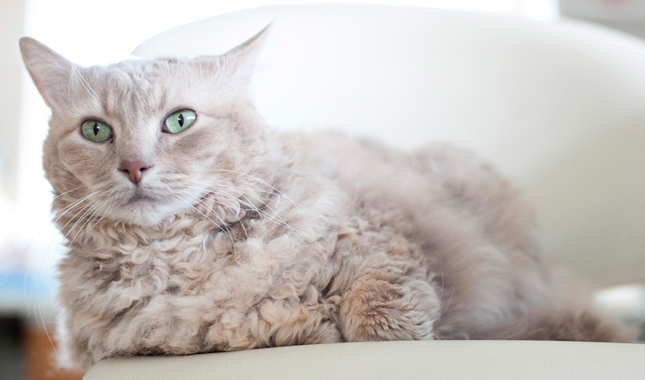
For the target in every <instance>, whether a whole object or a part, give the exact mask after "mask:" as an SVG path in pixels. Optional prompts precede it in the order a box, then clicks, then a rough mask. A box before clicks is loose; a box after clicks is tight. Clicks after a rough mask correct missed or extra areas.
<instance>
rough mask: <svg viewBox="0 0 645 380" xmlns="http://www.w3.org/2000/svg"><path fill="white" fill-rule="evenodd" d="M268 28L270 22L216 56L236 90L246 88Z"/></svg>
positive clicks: (268, 30) (269, 27)
mask: <svg viewBox="0 0 645 380" xmlns="http://www.w3.org/2000/svg"><path fill="white" fill-rule="evenodd" d="M270 30H271V24H269V25H267V26H265V27H264V28H263V29H262V30H260V31H259V32H258V33H257V34H256V35H254V36H253V37H251V38H249V39H248V40H247V41H245V42H243V43H242V44H240V45H238V46H236V47H234V48H233V49H231V50H229V51H228V52H226V53H224V54H223V55H221V56H219V57H218V61H219V65H220V67H221V68H223V69H224V71H225V73H226V74H225V75H226V77H228V79H229V80H231V81H232V84H234V86H235V87H237V89H238V90H239V89H247V88H248V85H249V82H250V80H251V76H252V75H253V71H254V69H255V63H256V61H257V58H258V56H259V55H260V52H261V51H262V47H263V45H264V43H265V41H266V38H267V35H268V34H269V32H270Z"/></svg>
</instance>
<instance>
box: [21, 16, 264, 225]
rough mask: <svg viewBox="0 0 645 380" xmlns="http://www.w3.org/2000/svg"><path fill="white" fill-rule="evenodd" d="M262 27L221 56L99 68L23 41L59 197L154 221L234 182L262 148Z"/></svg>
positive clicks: (89, 208) (132, 219) (49, 172)
mask: <svg viewBox="0 0 645 380" xmlns="http://www.w3.org/2000/svg"><path fill="white" fill-rule="evenodd" d="M265 31H266V28H265V30H263V31H262V32H260V33H258V34H257V35H256V36H254V37H253V38H251V39H250V40H248V41H247V42H245V43H243V44H242V45H240V46H238V47H237V48H234V49H232V50H231V51H229V52H228V53H226V54H224V55H221V56H203V57H197V58H190V59H175V58H159V59H153V60H130V61H124V62H120V63H116V64H112V65H109V66H92V67H82V66H79V65H77V64H74V63H72V62H70V61H68V60H67V59H65V58H63V57H62V56H60V55H59V54H57V53H56V52H54V51H53V50H51V49H49V48H48V47H46V46H44V45H43V44H41V43H39V42H37V41H36V40H33V39H31V38H27V37H25V38H22V39H21V40H20V49H21V51H22V56H23V60H24V62H25V65H26V66H27V69H28V71H29V73H30V74H31V77H32V79H33V81H34V83H35V84H36V87H37V88H38V90H39V91H40V94H41V95H42V97H43V99H44V100H45V102H46V103H47V105H48V106H49V107H50V108H51V110H52V117H51V120H50V123H49V124H50V129H49V133H48V136H47V139H46V140H45V144H44V157H43V162H44V163H43V165H44V169H45V173H46V176H47V179H48V180H49V181H50V183H51V184H52V186H53V188H54V193H55V194H56V195H58V194H64V193H66V192H69V194H74V198H73V199H76V200H78V201H79V202H81V203H79V205H80V204H82V203H83V202H85V205H86V208H85V210H82V209H81V208H80V206H78V207H76V206H74V207H76V208H75V209H73V210H72V211H71V212H77V211H78V212H79V215H80V214H81V213H83V212H87V214H88V215H89V214H90V213H93V214H96V215H99V216H106V217H111V218H114V219H117V220H122V221H125V222H127V223H134V224H139V225H151V224H156V223H159V222H160V221H162V220H163V219H164V218H166V217H168V216H170V215H174V214H175V213H177V212H179V211H181V210H183V209H185V208H186V207H189V206H190V205H191V204H193V203H194V202H196V201H197V200H198V199H200V197H202V196H203V195H204V194H205V193H207V192H209V186H212V185H214V184H227V183H228V185H229V186H232V185H233V184H232V182H233V180H232V178H233V176H234V175H235V174H234V173H235V172H246V171H247V168H246V167H247V166H248V165H250V164H251V163H250V161H251V160H252V158H253V157H255V156H257V155H258V152H260V151H261V150H262V149H263V147H262V143H263V142H262V140H263V138H262V136H263V134H264V131H263V128H262V127H263V125H262V123H261V122H260V120H259V118H258V116H257V114H256V113H255V111H254V108H253V106H252V105H251V103H250V101H249V100H248V96H247V88H248V83H249V79H250V75H251V72H252V67H253V61H254V58H255V56H256V55H257V54H256V53H257V51H258V49H259V47H260V45H261V41H262V39H263V38H264V35H265V34H266V33H265ZM68 198H69V197H68ZM84 198H85V199H86V200H85V201H84V200H83V199H84ZM68 203H69V202H68ZM63 206H65V205H63ZM70 207H71V206H70ZM79 210H82V211H79Z"/></svg>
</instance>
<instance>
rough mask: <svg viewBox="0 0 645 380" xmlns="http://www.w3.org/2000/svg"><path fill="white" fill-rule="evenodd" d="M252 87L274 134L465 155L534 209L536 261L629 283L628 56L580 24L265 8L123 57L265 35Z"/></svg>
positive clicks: (210, 364)
mask: <svg viewBox="0 0 645 380" xmlns="http://www.w3.org/2000/svg"><path fill="white" fill-rule="evenodd" d="M271 21H272V22H273V25H272V30H271V34H270V37H269V39H268V41H267V44H266V46H265V48H264V49H263V52H262V54H261V56H260V58H259V62H258V66H257V71H256V74H255V76H254V80H253V83H252V89H253V94H254V99H255V100H256V103H257V105H258V109H259V111H260V112H261V113H262V114H263V115H264V117H265V118H266V119H267V121H268V122H269V123H270V124H272V125H274V126H275V127H276V128H279V129H293V128H304V129H307V130H314V129H323V128H335V129H341V130H343V131H346V132H348V133H352V134H357V135H363V136H369V137H373V138H376V139H381V140H384V141H386V142H388V143H389V144H391V145H392V146H395V147H398V148H401V149H411V148H415V147H418V146H420V145H422V144H424V143H427V142H430V141H446V142H451V143H455V144H459V145H462V146H466V147H469V148H471V149H473V150H474V151H476V152H477V153H478V154H479V155H480V156H482V157H484V158H485V159H487V160H489V161H491V162H492V163H493V164H495V165H496V166H497V167H499V168H500V169H501V171H502V172H503V173H504V174H506V175H507V176H509V177H510V178H512V179H513V180H514V181H515V183H517V184H518V185H519V186H520V187H521V188H522V189H523V190H524V192H525V195H526V198H527V199H528V200H529V201H531V202H532V203H533V204H534V205H535V208H536V210H537V215H538V218H539V220H540V223H541V225H542V230H543V236H544V247H545V252H546V254H547V255H548V256H549V258H550V260H551V261H552V262H553V263H554V264H558V265H566V266H568V267H570V268H572V270H573V271H574V272H576V273H578V274H579V275H581V276H582V277H584V278H586V279H587V280H588V281H590V282H592V283H593V284H595V285H597V286H609V285H619V284H627V283H635V282H644V281H645V254H644V252H645V230H644V228H645V149H644V147H645V69H644V68H645V44H644V43H643V42H641V41H640V40H638V39H635V38H631V37H628V36H626V35H623V34H620V33H617V32H612V31H610V30H608V29H603V28H599V27H594V26H591V25H586V24H581V23H575V22H569V21H559V22H555V23H537V22H531V21H527V20H524V19H519V18H512V17H502V16H492V15H482V14H469V13H459V12H449V11H440V10H431V9H419V8H403V7H380V6H379V7H376V6H374V7H368V6H346V5H318V6H285V7H266V8H258V9H252V10H247V11H242V12H236V13H231V14H225V15H221V16H216V17H211V18H208V19H204V20H201V21H197V22H193V23H190V24H187V25H184V26H181V27H177V28H173V29H171V30H169V31H167V32H164V33H162V34H160V35H157V36H155V37H153V38H151V39H150V40H148V41H146V42H144V43H143V44H142V45H141V46H139V47H138V48H137V49H136V50H135V55H138V56H141V57H145V58H149V57H155V56H160V55H181V56H196V55H202V54H220V53H223V52H225V51H227V50H228V49H230V48H232V47H233V46H235V45H237V44H239V43H241V42H242V41H244V40H245V39H247V38H248V37H250V36H252V35H253V34H254V33H255V32H256V31H258V30H260V29H261V28H262V27H264V26H265V25H266V24H268V23H269V22H271ZM644 354H645V346H642V345H615V344H596V343H566V342H474V341H473V342H471V341H460V342H387V343H361V344H354V343H352V344H340V345H320V346H309V347H288V348H279V349H266V350H253V351H248V352H238V353H215V354H207V355H198V356H192V357H177V358H129V359H116V360H107V361H104V362H101V363H99V364H98V365H96V366H95V367H93V368H92V369H91V370H90V371H89V372H88V374H87V376H86V379H87V380H102V379H115V378H118V379H139V378H141V379H143V378H146V379H149V378H154V379H175V378H187V379H215V378H217V379H242V378H267V379H273V378H274V379H301V378H307V379H323V378H325V379H341V378H348V379H349V378H351V379H368V378H369V379H375V378H383V379H385V378H397V379H398V378H411V379H412V378H414V379H416V378H441V379H457V378H460V379H461V378H481V379H487V378H494V379H534V378H535V379H538V378H539V379H544V378H548V379H578V378H580V379H583V378H584V379H607V378H616V379H619V378H620V379H642V378H643V376H645V361H644V360H642V358H644V357H645V355H644Z"/></svg>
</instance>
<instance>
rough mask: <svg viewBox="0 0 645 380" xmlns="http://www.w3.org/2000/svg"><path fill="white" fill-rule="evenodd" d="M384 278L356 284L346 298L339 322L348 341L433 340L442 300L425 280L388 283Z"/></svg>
mask: <svg viewBox="0 0 645 380" xmlns="http://www.w3.org/2000/svg"><path fill="white" fill-rule="evenodd" d="M389 280H391V279H388V278H387V277H383V276H373V275H370V276H365V277H363V278H359V279H358V280H356V281H355V282H354V283H353V284H352V287H351V289H350V291H349V292H348V294H347V295H346V296H345V297H344V298H343V301H342V305H341V309H340V317H341V318H340V319H341V329H342V332H343V335H344V338H345V340H347V341H379V340H420V339H432V338H433V329H432V327H433V324H434V322H435V321H436V319H437V318H438V315H439V299H438V297H437V295H436V293H435V291H434V289H433V288H432V286H431V285H430V284H429V283H428V282H426V281H422V280H412V279H411V280H409V281H402V282H401V281H397V282H396V283H394V282H392V281H389Z"/></svg>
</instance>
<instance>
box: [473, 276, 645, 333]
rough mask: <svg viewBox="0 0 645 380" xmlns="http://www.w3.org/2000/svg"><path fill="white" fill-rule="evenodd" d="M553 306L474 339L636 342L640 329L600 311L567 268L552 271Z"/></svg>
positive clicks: (518, 317)
mask: <svg viewBox="0 0 645 380" xmlns="http://www.w3.org/2000/svg"><path fill="white" fill-rule="evenodd" d="M550 274H551V276H550V277H551V285H552V287H553V294H552V299H551V305H550V306H546V305H542V307H541V308H540V307H536V308H535V309H533V311H529V312H525V313H522V314H518V315H515V316H514V317H511V318H510V319H509V320H506V321H504V322H503V323H500V324H499V325H496V326H495V327H493V328H490V329H487V330H485V331H481V332H478V333H476V334H473V335H471V336H470V338H471V339H500V340H564V341H580V342H615V343H634V342H636V340H637V336H638V331H637V329H632V328H629V327H628V326H627V325H625V324H624V323H623V322H622V321H620V320H619V318H617V317H616V316H614V315H612V314H610V313H609V312H607V311H604V310H601V309H598V308H597V307H596V306H595V305H594V303H593V296H592V292H591V289H590V288H589V287H588V286H586V285H585V284H584V282H583V281H581V280H580V279H579V278H577V277H576V276H575V275H573V274H572V273H570V272H569V271H567V270H564V269H554V270H551V273H550Z"/></svg>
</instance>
